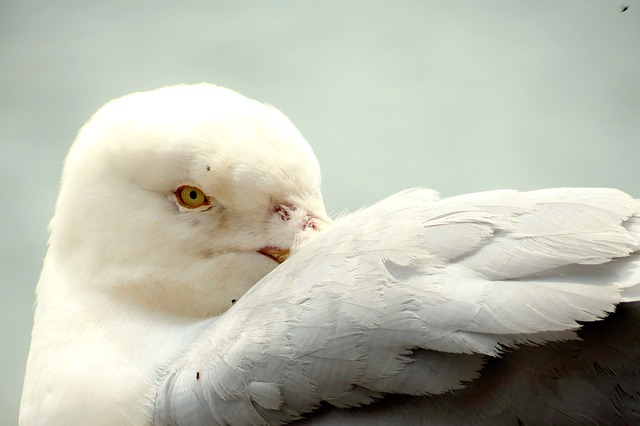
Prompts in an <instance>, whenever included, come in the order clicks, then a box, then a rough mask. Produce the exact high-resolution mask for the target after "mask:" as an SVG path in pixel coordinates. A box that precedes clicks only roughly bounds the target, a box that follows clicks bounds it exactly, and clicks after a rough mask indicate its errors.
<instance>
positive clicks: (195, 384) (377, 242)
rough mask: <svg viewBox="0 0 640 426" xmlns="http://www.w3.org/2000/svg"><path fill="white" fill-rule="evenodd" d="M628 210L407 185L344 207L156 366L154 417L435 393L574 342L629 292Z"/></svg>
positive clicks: (632, 263)
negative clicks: (515, 354) (515, 357)
mask: <svg viewBox="0 0 640 426" xmlns="http://www.w3.org/2000/svg"><path fill="white" fill-rule="evenodd" d="M639 241H640V203H639V202H638V201H637V200H634V199H633V198H631V197H629V196H628V195H626V194H624V193H622V192H619V191H616V190H609V189H552V190H542V191H533V192H525V193H520V192H516V191H492V192H486V193H478V194H469V195H464V196H458V197H453V198H449V199H444V200H440V199H438V196H437V194H435V193H433V192H431V191H427V190H410V191H406V192H402V193H399V194H397V195H394V196H392V197H390V198H387V199H386V200H383V201H382V202H380V203H378V204H376V205H374V206H372V207H370V208H368V209H365V210H362V211H360V212H356V213H353V214H351V215H348V216H346V217H344V218H342V219H340V220H338V221H336V223H335V225H333V226H332V228H331V229H330V230H328V231H326V232H324V233H323V234H321V235H319V236H318V237H317V238H315V239H314V240H312V241H311V242H309V243H308V244H307V245H305V246H304V247H302V248H301V249H300V250H299V251H298V252H297V253H295V254H294V255H293V256H291V258H290V259H289V260H288V261H286V262H285V263H284V264H282V265H281V266H280V267H278V268H276V269H275V270H274V271H273V272H272V273H271V274H269V275H267V276H266V277H265V278H264V279H262V280H261V281H260V282H259V283H258V284H256V285H255V286H254V287H253V288H252V289H251V290H250V291H249V292H248V293H247V294H245V295H244V296H243V297H242V298H241V299H240V300H239V301H238V302H237V303H236V304H235V305H234V306H233V308H232V309H230V310H229V311H228V312H226V313H225V314H223V315H221V316H220V317H218V318H216V319H215V320H213V321H212V324H211V325H210V327H209V328H208V329H207V330H206V331H205V333H203V335H201V336H200V338H199V339H198V340H197V341H196V342H194V343H193V344H192V346H191V347H190V348H188V349H187V350H186V351H185V353H184V354H183V355H182V356H180V357H179V358H178V359H176V360H175V361H174V362H173V363H171V364H170V365H169V366H168V367H167V370H166V371H163V372H162V373H161V374H162V378H161V384H160V387H159V389H158V397H157V400H156V413H155V421H156V422H157V423H158V424H185V425H186V424H189V425H193V424H256V425H257V424H278V423H283V422H286V421H290V420H294V419H298V418H300V417H301V416H303V415H304V414H305V413H308V412H310V411H312V410H314V409H315V408H317V407H318V406H319V404H321V403H325V404H330V405H333V406H336V407H351V406H358V405H363V404H369V403H371V402H372V401H373V400H374V399H376V398H378V397H380V396H382V395H383V394H388V393H397V394H406V395H438V394H444V393H446V392H449V391H450V390H455V389H461V388H463V387H464V386H465V385H466V382H469V381H472V380H474V379H476V378H477V377H478V375H479V373H478V372H479V371H480V370H481V368H482V366H483V363H484V362H485V361H484V355H489V356H498V355H500V353H501V351H503V350H504V349H505V348H508V347H513V346H515V345H518V344H523V343H544V342H548V341H562V340H567V339H572V338H574V337H575V334H574V333H575V330H577V329H578V328H579V327H580V323H579V322H583V321H595V320H598V319H601V318H603V317H604V316H606V315H607V313H609V312H612V311H614V310H615V307H616V305H617V304H618V303H620V302H623V301H635V300H638V299H639V296H640V293H639V291H640V290H639V289H638V287H639V286H638V283H640V255H638V254H637V253H636V252H637V251H638V250H639V249H640V243H639Z"/></svg>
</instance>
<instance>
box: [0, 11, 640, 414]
mask: <svg viewBox="0 0 640 426" xmlns="http://www.w3.org/2000/svg"><path fill="white" fill-rule="evenodd" d="M626 5H628V6H629V8H628V10H626V11H625V12H621V6H622V5H621V4H620V3H618V2H615V1H604V0H602V1H589V2H585V1H583V0H564V1H557V0H539V1H536V2H515V1H512V0H485V1H482V2H477V1H472V0H466V1H465V0H448V1H446V2H445V1H415V0H414V1H411V0H396V1H393V2H392V1H383V0H352V1H341V0H322V1H320V0H314V1H311V0H278V1H257V0H255V1H248V0H235V1H233V2H231V1H220V0H192V1H185V2H176V1H168V0H158V1H154V2H142V1H130V0H127V1H125V0H111V1H109V2H77V1H72V0H56V1H50V2H45V1H31V0H25V1H23V0H21V1H17V0H5V1H4V2H2V4H1V5H0V35H1V38H0V44H1V46H2V51H1V58H2V59H1V66H0V90H1V92H2V96H1V97H0V111H1V114H0V124H1V125H0V129H1V132H0V143H1V152H0V162H1V163H0V164H1V166H0V173H1V175H0V177H1V179H0V182H1V184H0V199H1V200H2V210H1V212H0V215H1V216H0V218H1V219H0V225H1V227H2V228H1V232H2V237H1V240H0V241H1V243H0V262H1V263H0V268H1V269H0V321H1V322H0V333H1V334H0V339H1V342H2V343H1V346H0V348H1V349H0V350H1V352H0V356H1V358H0V424H2V425H5V424H6V425H10V424H15V423H16V419H17V414H18V404H19V399H20V392H21V387H22V375H23V372H24V366H25V362H26V357H27V351H28V346H29V334H30V328H31V318H32V311H33V301H34V289H35V285H36V282H37V279H38V274H39V271H40V267H41V262H42V258H43V256H44V254H45V251H46V240H47V231H46V227H47V223H48V221H49V219H50V217H51V216H52V214H53V210H54V203H55V199H56V195H57V191H58V179H59V175H60V172H61V168H62V162H63V159H64V156H65V153H66V151H67V149H68V147H69V145H70V143H71V141H72V140H73V138H74V135H75V133H76V131H77V129H78V128H79V127H80V126H81V125H82V124H83V123H84V122H85V121H86V120H87V119H88V118H89V116H90V115H91V114H92V113H93V112H94V111H95V110H96V109H97V108H98V107H99V106H100V105H102V104H103V103H104V102H106V101H108V100H110V99H112V98H115V97H118V96H121V95H124V94H126V93H129V92H134V91H140V90H147V89H152V88H156V87H159V86H163V85H168V84H175V83H195V82H201V81H207V82H212V83H217V84H220V85H223V86H227V87H230V88H233V89H235V90H237V91H239V92H241V93H243V94H245V95H247V96H249V97H252V98H255V99H258V100H261V101H264V102H267V103H270V104H272V105H274V106H276V107H278V108H279V109H281V110H282V111H283V112H284V113H285V114H286V115H288V116H289V117H290V118H291V120H292V121H293V122H294V123H295V124H296V125H297V126H298V127H299V129H300V130H301V131H302V133H303V134H304V135H305V136H306V137H307V139H308V140H309V142H310V143H311V144H312V146H313V147H314V149H315V151H316V154H317V156H318V157H319V160H320V163H321V165H322V166H323V176H324V192H325V201H326V203H327V206H328V209H329V211H331V212H333V213H339V212H341V211H342V210H344V209H349V210H354V209H357V208H358V207H360V206H362V205H364V204H371V203H373V202H375V201H377V200H379V199H381V198H383V197H385V196H386V195H389V194H391V193H393V192H395V191H398V190H400V189H403V188H408V187H413V186H424V187H431V188H435V189H437V190H439V191H440V192H441V193H442V194H443V195H454V194H458V193H463V192H471V191H479V190H485V189H496V188H516V189H533V188H540V187H549V186H608V187H618V188H621V189H623V190H625V191H628V192H630V193H631V194H633V195H635V196H636V197H640V166H639V164H640V1H638V0H634V1H631V0H629V1H627V2H626Z"/></svg>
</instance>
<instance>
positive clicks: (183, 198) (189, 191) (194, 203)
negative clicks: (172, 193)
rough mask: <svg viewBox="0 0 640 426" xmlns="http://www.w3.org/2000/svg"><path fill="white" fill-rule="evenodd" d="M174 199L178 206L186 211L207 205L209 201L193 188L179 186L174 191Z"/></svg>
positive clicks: (199, 190)
mask: <svg viewBox="0 0 640 426" xmlns="http://www.w3.org/2000/svg"><path fill="white" fill-rule="evenodd" d="M176 198H177V199H178V202H179V203H180V205H182V206H184V207H186V208H188V209H197V208H198V207H202V206H205V205H207V204H209V199H208V198H207V196H206V195H204V192H202V190H201V189H200V188H196V187H195V186H189V185H184V186H181V187H180V188H178V189H177V190H176Z"/></svg>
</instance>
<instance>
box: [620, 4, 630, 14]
mask: <svg viewBox="0 0 640 426" xmlns="http://www.w3.org/2000/svg"><path fill="white" fill-rule="evenodd" d="M628 9H629V6H627V5H626V4H623V5H622V6H620V13H622V12H626V11H627V10H628Z"/></svg>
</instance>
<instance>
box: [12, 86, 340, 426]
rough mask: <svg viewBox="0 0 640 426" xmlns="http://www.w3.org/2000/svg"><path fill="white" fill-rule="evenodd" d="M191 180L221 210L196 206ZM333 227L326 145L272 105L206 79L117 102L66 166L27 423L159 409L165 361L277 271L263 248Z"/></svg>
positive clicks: (116, 418) (42, 290) (125, 417)
mask: <svg viewBox="0 0 640 426" xmlns="http://www.w3.org/2000/svg"><path fill="white" fill-rule="evenodd" d="M184 185H189V186H193V187H197V188H199V189H201V190H202V191H203V192H204V193H205V194H206V195H207V196H208V197H209V200H210V204H209V205H205V206H202V207H200V208H196V209H189V208H185V207H183V206H182V205H181V204H180V202H179V201H178V200H177V196H176V190H177V189H178V188H180V187H181V186H184ZM283 208H284V210H285V211H286V212H285V213H286V217H283V215H282V214H283V210H282V209H283ZM283 219H285V220H283ZM327 221H328V218H327V216H326V212H325V210H324V206H323V202H322V196H321V193H320V171H319V166H318V163H317V160H316V158H315V156H314V154H313V151H312V150H311V148H310V146H309V145H308V143H307V142H306V141H305V140H304V138H303V137H302V136H301V135H300V133H299V132H298V131H297V129H296V128H295V127H294V126H293V125H292V124H291V123H290V122H289V120H288V119H287V118H286V117H285V116H284V115H283V114H282V113H280V112H279V111H278V110H276V109H275V108H273V107H270V106H266V105H263V104H261V103H259V102H256V101H253V100H250V99H248V98H245V97H244V96H241V95H239V94H237V93H235V92H233V91H231V90H228V89H224V88H220V87H217V86H213V85H206V84H201V85H195V86H175V87H167V88H163V89H158V90H155V91H151V92H144V93H135V94H132V95H128V96H125V97H123V98H120V99H117V100H114V101H112V102H110V103H108V104H107V105H105V106H104V107H103V108H102V109H101V110H99V111H98V112H97V113H96V114H95V115H94V116H93V117H92V119H91V120H90V121H89V122H88V124H86V125H85V126H84V127H83V128H82V129H81V131H80V133H79V135H78V137H77V139H76V141H75V143H74V145H73V147H72V148H71V150H70V152H69V155H68V157H67V160H66V163H65V167H64V172H63V177H62V186H61V190H60V195H59V199H58V202H57V205H56V214H55V217H54V220H52V223H51V238H50V242H49V245H50V247H49V251H48V254H47V257H46V259H45V264H44V268H43V271H42V275H41V278H40V282H39V283H38V288H37V296H38V302H37V308H36V316H35V324H34V330H33V340H32V346H31V352H30V356H29V361H28V367H27V375H26V378H25V389H24V393H23V401H22V407H21V421H23V422H24V423H30V422H31V421H34V420H35V421H37V419H38V418H48V419H51V421H49V424H54V423H55V421H59V422H60V423H63V424H73V423H74V422H76V421H80V423H82V420H83V419H86V417H84V416H83V414H86V413H83V412H82V410H76V411H77V412H76V413H75V417H71V418H70V417H68V416H69V415H68V407H67V404H72V405H73V406H76V407H77V406H85V407H87V408H86V410H95V408H96V407H95V404H97V403H98V401H99V400H100V399H106V400H107V401H108V403H106V404H105V403H104V401H103V402H101V404H102V405H103V406H107V407H109V406H111V407H116V408H114V409H112V410H107V411H105V413H103V415H104V419H103V420H100V421H103V422H104V423H105V424H125V423H126V422H132V423H139V422H140V420H141V419H144V418H148V415H149V413H148V411H147V409H148V410H150V409H151V406H150V404H152V400H153V396H150V395H145V392H148V391H147V390H148V389H153V386H152V385H151V384H152V383H153V382H154V381H155V372H156V368H157V366H158V363H161V362H164V360H166V354H167V353H171V352H172V351H175V350H176V348H177V347H179V346H181V343H182V344H183V343H184V342H183V341H184V340H185V339H189V338H191V336H192V335H193V334H194V333H197V330H199V327H198V325H197V322H198V321H199V320H200V319H201V318H206V317H210V316H212V315H216V314H218V313H220V312H223V311H224V310H226V309H228V308H229V307H230V306H231V304H232V300H234V299H237V298H239V297H240V296H241V295H242V294H244V293H245V292H246V291H247V290H248V289H249V288H250V287H251V286H252V285H253V284H255V283H256V282H257V281H258V280H259V279H260V278H262V277H263V276H264V275H266V274H267V273H268V272H269V271H271V270H272V269H273V268H275V267H276V266H277V263H276V262H275V261H274V260H273V259H271V258H269V257H267V256H264V255H262V254H260V253H258V251H259V250H260V249H262V248H265V247H278V248H283V249H289V248H292V247H293V246H294V245H295V244H296V241H300V240H304V239H305V238H306V236H308V234H313V232H314V229H315V228H318V227H319V226H316V225H319V224H321V223H323V222H327ZM310 223H311V224H313V225H314V226H308V225H309V224H310ZM203 278H204V279H203ZM185 329H190V330H192V332H191V333H189V332H187V331H185ZM159 348H162V349H159ZM145 352H146V353H147V354H148V353H156V354H157V355H158V356H157V358H156V360H155V361H156V363H154V360H153V359H149V358H147V356H148V355H145V357H142V356H141V354H142V353H145ZM142 358H144V359H142ZM44 371H46V372H47V376H46V379H45V377H39V375H40V374H42V373H43V372H44ZM86 371H93V372H94V374H93V375H92V376H91V377H78V375H82V374H84V372H86ZM78 383H84V385H80V386H78ZM72 384H73V386H72ZM136 404H137V406H139V407H143V408H144V409H143V410H138V411H136V410H133V411H132V410H130V409H127V407H126V406H134V405H136ZM65 413H66V414H65Z"/></svg>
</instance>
